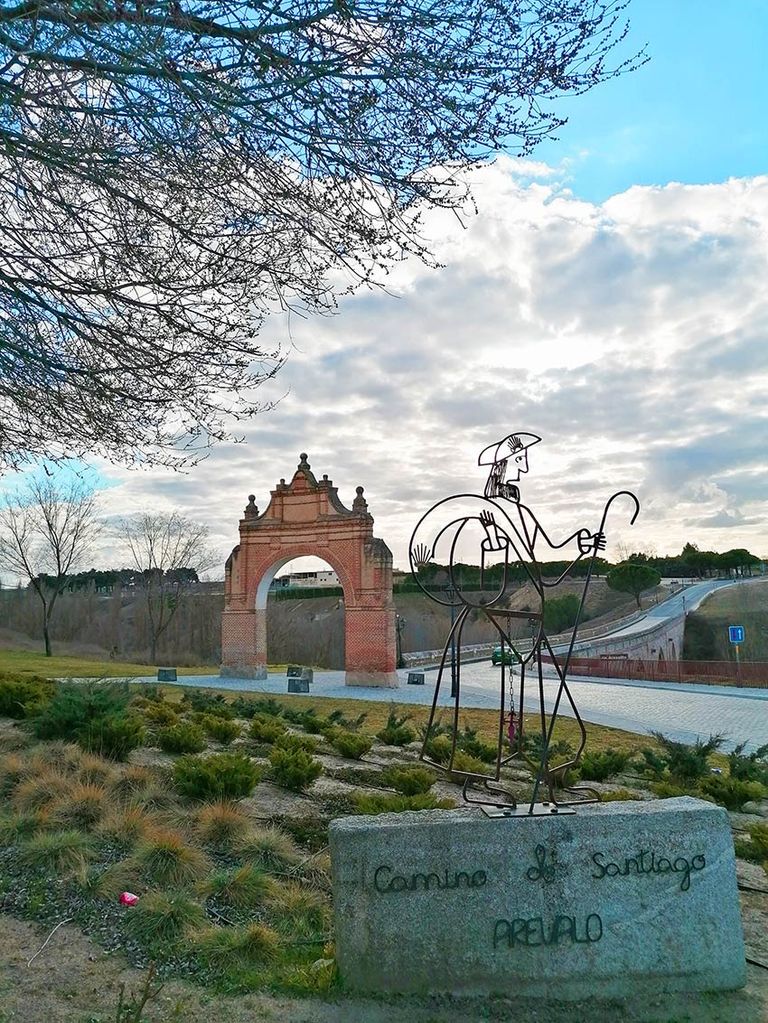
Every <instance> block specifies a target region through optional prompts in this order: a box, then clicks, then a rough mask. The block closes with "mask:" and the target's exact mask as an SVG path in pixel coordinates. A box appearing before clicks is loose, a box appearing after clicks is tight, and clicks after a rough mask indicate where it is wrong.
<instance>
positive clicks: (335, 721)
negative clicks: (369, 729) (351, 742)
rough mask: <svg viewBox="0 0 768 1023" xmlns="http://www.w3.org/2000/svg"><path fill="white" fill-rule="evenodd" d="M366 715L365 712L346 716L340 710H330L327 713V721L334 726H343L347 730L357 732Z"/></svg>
mask: <svg viewBox="0 0 768 1023" xmlns="http://www.w3.org/2000/svg"><path fill="white" fill-rule="evenodd" d="M367 717H368V714H367V712H364V713H362V714H358V715H357V717H356V718H348V717H346V715H345V714H344V712H343V711H341V710H332V711H331V713H330V714H329V715H328V719H327V720H328V723H329V724H330V725H333V727H334V728H343V729H344V730H345V731H347V732H358V731H359V730H360V729H361V728H362V727H363V724H364V722H365V720H366V718H367Z"/></svg>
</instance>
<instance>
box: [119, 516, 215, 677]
mask: <svg viewBox="0 0 768 1023" xmlns="http://www.w3.org/2000/svg"><path fill="white" fill-rule="evenodd" d="M117 535H118V537H120V538H122V540H123V541H124V542H125V545H126V547H127V549H128V552H129V554H130V560H131V564H132V567H133V568H135V569H136V571H137V572H140V573H141V576H142V578H143V580H144V581H143V595H142V596H143V602H144V604H145V607H146V612H147V619H148V624H149V640H150V657H151V660H152V661H153V662H154V661H155V660H156V657H157V644H158V640H159V639H160V637H161V636H162V635H163V633H164V632H165V631H166V629H167V628H168V626H169V625H170V624H171V621H172V620H173V618H174V616H175V614H176V612H177V611H178V609H179V607H180V605H181V603H182V601H183V600H184V598H185V597H186V596H187V594H188V593H189V590H190V588H191V586H192V583H193V582H195V581H196V580H197V577H198V575H200V574H201V573H202V572H205V571H207V570H208V569H209V568H212V567H213V565H214V564H216V560H217V559H216V556H215V555H214V553H213V552H212V551H211V549H210V547H209V545H208V527H207V526H202V525H200V524H199V523H196V522H193V521H192V520H191V519H188V518H186V517H185V516H184V515H180V514H179V513H178V512H172V513H171V514H163V513H160V512H144V513H143V514H141V515H137V516H134V517H133V518H129V519H124V520H123V521H122V522H121V523H120V525H119V527H118V531H117Z"/></svg>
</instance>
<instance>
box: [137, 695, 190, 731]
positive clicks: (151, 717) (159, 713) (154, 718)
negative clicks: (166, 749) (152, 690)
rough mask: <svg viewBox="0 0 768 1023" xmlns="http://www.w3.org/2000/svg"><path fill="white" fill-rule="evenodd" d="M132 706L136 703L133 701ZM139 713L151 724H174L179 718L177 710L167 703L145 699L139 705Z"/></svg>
mask: <svg viewBox="0 0 768 1023" xmlns="http://www.w3.org/2000/svg"><path fill="white" fill-rule="evenodd" d="M134 706H136V704H135V703H134ZM141 715H142V717H143V718H144V719H145V721H148V722H149V723H150V724H152V725H175V724H176V722H177V721H178V720H179V712H178V711H177V710H176V708H175V707H172V706H171V705H170V704H169V703H163V702H162V701H159V700H158V701H152V700H147V701H146V703H145V706H142V707H141Z"/></svg>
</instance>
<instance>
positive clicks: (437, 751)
mask: <svg viewBox="0 0 768 1023" xmlns="http://www.w3.org/2000/svg"><path fill="white" fill-rule="evenodd" d="M452 749H453V743H452V742H451V740H450V739H449V738H448V736H447V735H438V736H436V737H435V738H434V739H428V740H427V742H426V743H425V744H424V753H425V755H426V756H427V757H429V759H430V760H434V762H435V763H436V764H447V763H448V761H449V760H450V759H451V751H452Z"/></svg>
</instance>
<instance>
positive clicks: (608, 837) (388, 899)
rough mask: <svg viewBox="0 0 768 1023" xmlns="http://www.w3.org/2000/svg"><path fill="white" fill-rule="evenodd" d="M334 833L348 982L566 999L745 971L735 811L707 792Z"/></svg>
mask: <svg viewBox="0 0 768 1023" xmlns="http://www.w3.org/2000/svg"><path fill="white" fill-rule="evenodd" d="M330 843H331V861H332V870H333V890H334V906H335V924H336V948H337V957H338V963H339V968H340V972H341V976H342V980H343V982H344V983H345V984H346V985H347V986H349V987H350V988H352V989H356V990H359V991H382V992H386V991H392V992H394V991H397V992H414V993H427V992H453V993H463V994H488V993H502V994H507V995H509V994H515V995H519V996H529V997H537V998H542V997H547V998H551V999H564V1000H569V999H578V998H583V997H588V996H605V997H624V996H628V995H636V994H639V993H642V992H646V991H648V992H650V991H653V992H659V991H664V990H667V991H686V990H688V991H703V990H716V989H728V988H737V987H740V986H742V985H743V984H744V983H745V979H746V975H745V960H744V943H743V936H742V929H741V919H740V916H739V904H738V897H737V889H736V871H735V860H734V853H733V841H732V838H731V831H730V827H729V825H728V817H727V814H726V811H725V810H724V809H722V808H720V807H716V806H713V805H712V804H709V803H705V802H703V801H701V800H697V799H691V798H688V797H682V798H678V799H667V800H649V801H645V802H623V803H622V802H611V803H604V804H596V805H592V806H584V807H583V808H579V812H578V814H575V815H565V814H563V815H559V816H558V815H555V814H552V815H551V816H549V817H541V816H538V817H533V816H531V817H526V816H523V817H519V816H518V817H515V818H514V819H512V818H510V819H491V818H489V817H487V816H486V815H485V814H484V813H482V812H481V811H480V810H476V809H469V808H462V809H459V810H454V811H441V810H436V811H426V812H422V813H401V814H387V815H381V816H378V817H375V818H371V817H348V818H342V819H339V820H335V821H333V822H332V823H331V832H330Z"/></svg>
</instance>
